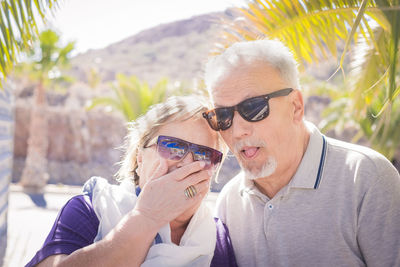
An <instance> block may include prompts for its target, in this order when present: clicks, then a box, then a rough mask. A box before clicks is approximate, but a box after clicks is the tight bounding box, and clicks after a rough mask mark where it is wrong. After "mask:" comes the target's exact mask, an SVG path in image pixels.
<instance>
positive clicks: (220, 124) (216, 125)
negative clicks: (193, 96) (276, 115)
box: [203, 88, 294, 131]
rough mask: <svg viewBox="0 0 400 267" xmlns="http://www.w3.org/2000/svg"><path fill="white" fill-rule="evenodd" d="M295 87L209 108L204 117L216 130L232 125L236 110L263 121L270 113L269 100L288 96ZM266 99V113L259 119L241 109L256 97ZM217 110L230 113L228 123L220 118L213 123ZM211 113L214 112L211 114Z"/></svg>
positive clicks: (244, 117) (223, 129) (222, 129)
mask: <svg viewBox="0 0 400 267" xmlns="http://www.w3.org/2000/svg"><path fill="white" fill-rule="evenodd" d="M293 90H294V89H293V88H284V89H281V90H278V91H275V92H272V93H269V94H265V95H260V96H255V97H251V98H247V99H245V100H243V101H241V102H240V103H238V104H236V105H234V106H231V107H221V108H215V109H211V110H208V111H206V112H203V117H204V118H205V119H206V120H207V122H208V124H209V125H210V127H211V129H213V130H215V131H225V130H227V129H229V128H230V127H231V126H232V120H233V116H234V114H235V111H237V112H238V113H239V114H240V116H241V117H242V118H243V119H244V120H246V121H249V122H257V121H261V120H263V119H265V118H266V117H268V115H269V100H270V99H271V98H274V97H280V96H287V95H289V94H290V93H291V92H292V91H293ZM260 98H262V99H265V100H266V102H265V106H264V107H263V109H264V108H265V107H267V108H266V110H265V111H264V113H263V114H262V116H260V117H259V118H258V119H249V118H247V117H246V115H245V114H244V113H243V110H242V109H241V106H243V104H244V103H246V102H248V101H251V100H254V99H260ZM217 111H224V112H226V113H227V114H228V117H227V118H228V121H227V123H223V122H222V121H219V120H218V118H217V119H216V123H213V122H212V120H213V118H214V117H217ZM211 113H214V114H212V115H211Z"/></svg>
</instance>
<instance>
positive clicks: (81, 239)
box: [26, 195, 99, 266]
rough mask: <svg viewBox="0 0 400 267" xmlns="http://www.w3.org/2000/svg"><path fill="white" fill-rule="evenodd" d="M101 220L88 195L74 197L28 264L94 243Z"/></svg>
mask: <svg viewBox="0 0 400 267" xmlns="http://www.w3.org/2000/svg"><path fill="white" fill-rule="evenodd" d="M98 225H99V220H98V219H97V216H96V214H95V212H94V210H93V207H92V203H91V200H90V197H89V196H88V195H77V196H74V197H72V198H71V199H70V200H68V202H67V203H66V204H65V205H64V207H62V209H61V210H60V212H59V213H58V215H57V218H56V220H55V222H54V224H53V227H52V229H51V230H50V232H49V234H48V236H47V238H46V240H45V242H44V244H43V246H42V248H41V249H40V250H39V251H38V252H37V253H36V255H35V256H34V258H33V259H32V260H31V261H30V262H29V263H28V264H27V265H26V266H35V265H36V264H37V263H39V262H41V261H42V260H44V259H45V258H47V257H49V256H51V255H56V254H71V253H72V252H74V251H75V250H78V249H80V248H82V247H85V246H88V245H90V244H92V243H93V240H94V238H95V236H96V233H97V228H98Z"/></svg>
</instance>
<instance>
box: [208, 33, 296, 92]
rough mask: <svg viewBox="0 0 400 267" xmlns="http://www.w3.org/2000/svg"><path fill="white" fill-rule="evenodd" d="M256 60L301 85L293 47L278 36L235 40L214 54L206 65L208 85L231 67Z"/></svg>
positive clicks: (286, 79)
mask: <svg viewBox="0 0 400 267" xmlns="http://www.w3.org/2000/svg"><path fill="white" fill-rule="evenodd" d="M254 62H261V63H265V64H267V65H269V66H271V67H273V68H274V69H276V70H277V71H278V72H279V73H280V75H281V78H282V79H283V80H284V81H285V82H287V83H288V86H290V87H292V88H295V89H300V84H299V78H298V71H297V62H296V61H295V59H294V57H293V54H292V53H291V52H290V51H289V49H288V48H287V47H286V46H285V45H284V44H283V43H282V42H280V41H277V40H268V39H264V40H256V41H245V42H238V43H234V44H233V45H232V46H230V47H228V48H227V49H226V50H225V51H224V52H223V53H222V54H220V55H218V56H216V57H213V58H211V59H210V60H209V61H208V63H207V64H206V68H205V75H204V79H205V83H206V86H207V89H208V90H209V92H210V90H211V89H212V87H213V86H215V84H216V83H217V82H219V81H220V80H221V79H223V78H224V75H227V74H229V71H230V70H232V69H234V68H236V67H239V66H243V65H251V64H252V63H254Z"/></svg>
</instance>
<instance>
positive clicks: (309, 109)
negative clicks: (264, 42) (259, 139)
mask: <svg viewBox="0 0 400 267" xmlns="http://www.w3.org/2000/svg"><path fill="white" fill-rule="evenodd" d="M399 2H400V1H361V0H360V1H323V0H318V1H316V0H313V1H311V0H310V1H307V0H299V1H285V0H282V1H268V0H217V1H215V0H213V1H211V0H209V1H187V0H186V1H184V0H174V1H161V0H158V1H155V0H153V1H148V2H146V3H144V1H124V0H118V1H112V2H111V1H105V0H102V1H94V0H87V1H78V0H69V1H68V0H64V1H61V0H57V1H56V0H47V1H41V0H34V1H33V0H24V1H13V0H1V6H0V49H1V50H0V51H1V57H0V83H1V84H0V87H1V89H0V234H1V235H0V238H1V239H0V245H1V246H0V266H1V265H4V266H23V265H24V264H26V263H27V261H29V259H30V258H32V257H33V255H34V253H35V252H36V251H37V250H38V249H39V248H40V245H41V243H43V241H44V239H45V237H46V234H47V232H48V231H49V230H50V228H51V225H52V222H53V221H54V219H55V216H56V215H57V212H58V210H59V209H60V208H61V207H62V205H63V204H64V203H65V201H67V200H68V199H69V198H70V197H71V196H72V195H74V194H78V193H79V192H80V186H81V185H82V184H83V183H84V182H85V181H86V180H87V179H88V178H90V177H91V176H93V175H96V176H102V177H104V178H107V179H108V180H109V181H110V182H114V178H113V175H114V173H115V172H116V171H117V169H118V165H116V163H117V162H118V161H119V160H120V159H121V156H122V154H121V150H120V149H118V148H119V147H120V146H121V145H122V143H123V138H124V136H125V134H126V123H127V122H129V121H132V120H134V119H136V118H137V117H138V116H140V115H141V114H143V113H145V112H146V110H147V109H148V108H149V107H150V106H151V105H153V104H155V103H158V102H162V101H163V100H164V99H165V98H166V97H168V96H170V95H182V94H190V93H200V94H206V90H205V88H204V82H203V79H202V73H203V68H204V64H205V62H206V61H207V59H208V58H209V57H210V56H212V55H216V54H218V53H219V52H220V51H221V50H222V49H223V48H224V47H227V46H229V45H230V44H232V43H234V42H236V41H240V40H254V39H259V38H272V39H275V38H276V39H279V40H281V41H282V42H284V43H285V44H286V45H287V46H288V47H289V48H290V49H291V50H292V52H293V54H294V55H295V57H296V59H297V60H298V63H299V69H300V73H301V76H300V77H301V84H302V87H303V88H302V90H303V94H304V96H305V104H306V119H307V120H309V121H311V122H313V123H315V124H316V125H318V126H319V128H320V129H321V130H322V131H323V132H324V133H325V134H326V135H328V136H331V137H336V138H338V139H341V140H345V141H350V142H355V143H359V144H363V145H366V146H369V147H372V148H373V149H375V150H377V151H379V152H381V153H382V154H384V155H385V156H386V157H387V158H389V159H390V160H391V161H392V162H393V164H394V165H395V166H396V168H397V169H400V162H399V161H400V150H399V143H400V129H399V128H400V108H399V105H400V104H399V96H398V95H399V92H400V87H399V79H400V72H399V67H398V66H399V63H400V62H399V57H400V56H399V54H398V47H399V45H398V42H399V37H400V16H399V15H400V14H398V13H399V12H400V3H399ZM238 171H239V167H238V165H237V162H236V160H235V159H234V158H233V156H229V157H228V159H227V160H226V162H225V163H224V165H223V167H222V170H221V173H220V177H219V182H218V183H216V182H213V183H212V185H211V191H212V192H214V194H213V195H212V199H214V197H215V196H216V194H217V193H218V192H219V191H220V190H221V188H222V187H223V185H224V184H225V183H226V182H227V181H229V179H231V178H232V177H233V176H234V175H235V174H236V173H237V172H238ZM211 201H213V200H211Z"/></svg>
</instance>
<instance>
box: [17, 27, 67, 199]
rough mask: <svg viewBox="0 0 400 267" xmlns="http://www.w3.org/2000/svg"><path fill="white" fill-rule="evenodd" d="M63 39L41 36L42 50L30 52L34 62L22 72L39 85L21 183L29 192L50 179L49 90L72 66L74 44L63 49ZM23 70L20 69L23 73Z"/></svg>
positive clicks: (24, 65)
mask: <svg viewBox="0 0 400 267" xmlns="http://www.w3.org/2000/svg"><path fill="white" fill-rule="evenodd" d="M59 38H60V37H59V36H58V35H57V33H56V32H54V31H52V30H46V31H43V32H42V33H41V34H40V35H39V40H38V41H39V42H38V44H39V47H38V49H33V50H31V52H30V54H29V55H30V59H31V61H30V62H28V63H22V64H21V66H19V68H18V69H22V70H28V73H30V76H31V77H32V78H33V79H34V81H35V82H36V86H35V89H34V103H33V107H32V112H31V120H30V126H29V138H28V151H27V156H26V162H25V167H24V170H23V172H22V177H21V184H22V185H23V186H24V189H25V190H26V191H29V192H35V193H40V192H41V190H42V189H43V187H44V186H45V185H46V183H47V180H48V178H49V177H48V174H47V148H48V138H47V134H48V132H47V114H46V112H47V111H46V91H45V89H46V88H51V87H52V85H54V84H55V83H56V82H58V81H60V80H64V76H62V75H61V73H62V72H61V71H62V68H63V67H66V66H68V63H69V58H68V55H69V54H70V52H71V51H72V50H73V48H74V43H72V42H71V43H68V44H67V45H65V46H62V47H60V45H59ZM19 71H20V70H19Z"/></svg>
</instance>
